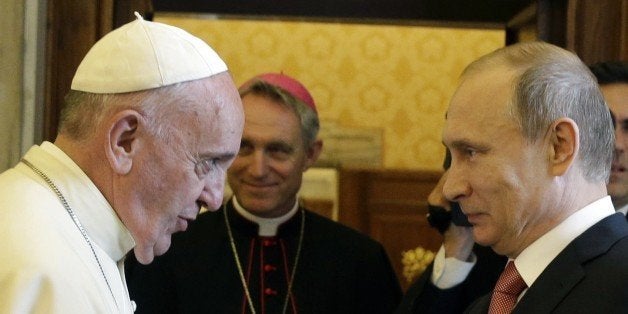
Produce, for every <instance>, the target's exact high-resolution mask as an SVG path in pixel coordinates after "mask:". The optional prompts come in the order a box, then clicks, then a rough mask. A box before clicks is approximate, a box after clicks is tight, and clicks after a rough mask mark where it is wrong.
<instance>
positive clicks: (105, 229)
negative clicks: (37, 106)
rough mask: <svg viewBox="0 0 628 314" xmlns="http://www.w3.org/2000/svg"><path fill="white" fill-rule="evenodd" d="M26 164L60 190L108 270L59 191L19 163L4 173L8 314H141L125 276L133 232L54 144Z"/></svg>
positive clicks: (0, 265) (2, 259)
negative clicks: (76, 223) (70, 213)
mask: <svg viewBox="0 0 628 314" xmlns="http://www.w3.org/2000/svg"><path fill="white" fill-rule="evenodd" d="M24 159H26V160H28V161H29V162H30V163H32V164H33V165H34V166H35V167H37V168H39V169H40V170H41V171H42V172H43V173H45V174H46V175H47V176H48V177H49V178H50V179H51V180H52V181H53V182H54V184H55V185H56V186H57V187H58V188H59V190H60V191H61V193H62V195H63V196H64V197H65V199H66V200H67V201H68V203H69V206H70V208H71V209H72V210H73V211H74V213H75V214H76V216H77V217H78V220H79V221H80V223H81V224H82V225H83V228H84V229H85V231H86V233H87V235H88V237H89V239H90V241H91V243H92V246H93V248H94V251H95V252H96V254H97V256H98V260H99V261H100V264H101V265H102V268H103V270H102V271H101V270H100V268H99V266H98V263H97V262H96V258H95V257H94V253H92V250H91V249H90V247H89V245H88V243H87V241H86V240H85V238H84V237H83V235H82V234H81V232H80V230H79V229H78V227H77V226H76V225H75V223H74V221H73V220H72V218H71V217H70V215H69V214H68V212H67V210H66V208H65V207H64V206H63V205H62V203H61V201H60V200H59V198H58V197H57V195H56V194H55V192H53V190H52V189H51V188H50V186H49V185H48V184H46V183H45V181H44V180H43V179H42V178H41V177H40V176H39V175H37V174H36V173H35V172H34V171H33V170H32V169H31V168H29V167H28V166H27V165H26V164H24V163H19V164H18V165H16V166H15V167H14V168H12V169H9V170H7V171H5V172H4V173H2V174H0V313H64V314H65V313H133V305H132V302H131V301H130V299H129V294H128V290H127V286H126V281H125V279H124V271H123V270H124V267H123V264H124V256H125V254H126V253H127V252H128V251H130V250H131V249H132V248H133V246H134V245H135V242H134V241H133V238H132V237H131V234H130V233H129V231H128V230H127V229H126V227H125V226H124V225H123V224H122V222H121V221H120V219H119V218H118V216H117V215H116V213H115V212H114V210H113V209H112V208H111V206H110V205H109V203H108V202H107V201H106V199H105V198H104V196H103V195H102V194H101V193H100V191H99V190H98V189H97V188H96V186H95V185H94V184H93V183H92V182H91V181H90V179H89V178H88V177H87V176H86V175H85V173H83V171H82V170H81V169H80V168H79V167H78V166H77V165H76V164H75V163H74V162H73V161H72V160H71V159H70V158H69V157H68V156H67V155H66V154H65V153H63V152H62V151H61V150H60V149H59V148H57V147H56V146H54V145H53V144H52V143H49V142H44V143H43V144H42V145H41V146H37V145H36V146H33V147H32V148H31V149H30V150H29V151H28V153H27V154H26V155H25V157H24ZM103 273H104V275H105V276H106V278H107V281H108V282H109V285H110V286H111V289H109V287H107V283H106V281H105V279H104V278H103ZM112 294H113V295H112Z"/></svg>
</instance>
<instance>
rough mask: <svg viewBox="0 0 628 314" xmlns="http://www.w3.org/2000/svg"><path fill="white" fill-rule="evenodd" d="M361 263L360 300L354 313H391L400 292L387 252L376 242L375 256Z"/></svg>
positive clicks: (399, 296) (399, 297) (396, 303)
mask: <svg viewBox="0 0 628 314" xmlns="http://www.w3.org/2000/svg"><path fill="white" fill-rule="evenodd" d="M368 260H369V263H363V267H364V270H363V271H362V276H361V279H362V282H361V283H359V285H358V287H359V289H360V290H361V291H359V294H360V297H361V298H362V301H361V302H359V303H358V304H357V312H356V313H378V314H380V313H381V314H386V313H393V311H394V310H395V309H396V308H397V306H398V305H399V301H400V300H401V296H402V292H401V286H400V285H399V280H398V279H397V275H396V274H395V271H394V270H393V268H392V265H391V263H390V259H389V258H388V254H386V251H385V250H384V248H383V247H382V246H381V245H380V244H379V243H378V244H377V249H376V253H375V256H373V257H372V258H370V259H368Z"/></svg>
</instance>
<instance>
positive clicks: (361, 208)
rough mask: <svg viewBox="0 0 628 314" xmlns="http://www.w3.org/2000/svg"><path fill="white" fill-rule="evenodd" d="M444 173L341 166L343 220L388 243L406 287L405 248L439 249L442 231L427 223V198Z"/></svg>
mask: <svg viewBox="0 0 628 314" xmlns="http://www.w3.org/2000/svg"><path fill="white" fill-rule="evenodd" d="M441 174H442V173H441V172H436V171H415V170H384V169H346V168H344V169H340V174H339V181H340V182H339V191H340V192H339V197H340V199H339V204H340V207H339V222H341V223H343V224H345V225H348V226H350V227H353V228H355V229H357V230H359V231H361V232H363V233H365V234H367V235H369V236H370V237H372V238H373V239H375V240H377V241H379V242H380V243H382V245H383V246H384V248H385V249H386V252H387V253H388V256H389V257H390V259H391V262H392V264H393V268H394V270H395V272H396V274H397V277H398V278H399V280H400V281H399V282H400V283H401V285H402V288H403V289H404V290H405V289H407V284H406V283H405V279H404V278H403V276H402V273H403V266H402V263H401V253H402V252H403V251H407V250H410V249H414V248H416V247H417V246H422V247H424V248H426V249H429V250H432V251H436V250H437V249H438V247H439V246H440V244H441V242H442V237H441V235H440V234H439V233H438V232H437V231H436V230H435V229H433V228H431V227H430V226H429V223H428V222H427V218H426V214H427V197H428V195H429V193H430V192H431V191H432V189H433V188H434V186H435V185H436V183H437V182H438V179H439V178H440V176H441Z"/></svg>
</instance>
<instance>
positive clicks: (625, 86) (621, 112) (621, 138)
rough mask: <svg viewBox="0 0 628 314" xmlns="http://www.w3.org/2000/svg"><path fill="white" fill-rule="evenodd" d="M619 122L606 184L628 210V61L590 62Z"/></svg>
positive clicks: (620, 208)
mask: <svg viewBox="0 0 628 314" xmlns="http://www.w3.org/2000/svg"><path fill="white" fill-rule="evenodd" d="M590 69H591V72H593V74H594V75H595V77H596V78H597V81H598V84H599V85H600V90H601V91H602V95H604V99H605V100H606V103H607V104H608V107H609V108H610V109H611V113H612V115H613V122H614V124H615V155H614V158H613V165H612V167H611V176H610V179H609V182H608V184H607V185H606V188H607V189H608V194H609V195H610V196H611V199H612V200H613V205H615V209H616V210H617V211H618V212H621V213H623V214H624V215H626V213H627V212H628V172H627V171H626V170H627V169H628V62H626V61H623V62H622V61H608V62H600V63H596V64H594V65H592V66H590Z"/></svg>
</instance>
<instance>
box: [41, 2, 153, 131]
mask: <svg viewBox="0 0 628 314" xmlns="http://www.w3.org/2000/svg"><path fill="white" fill-rule="evenodd" d="M150 4H151V1H150V0H131V1H128V0H126V1H121V0H51V1H49V2H48V6H47V9H48V17H47V18H48V29H47V35H46V36H47V38H46V84H45V91H44V93H45V104H44V122H43V124H44V125H43V127H44V130H43V139H44V140H48V141H52V140H54V138H55V137H56V134H57V126H58V123H59V114H60V112H61V106H62V105H63V98H64V97H65V94H66V93H67V92H68V91H69V90H70V86H71V84H72V78H73V77H74V73H75V72H76V69H77V68H78V65H79V64H80V63H81V60H82V59H83V57H84V56H85V54H87V52H88V51H89V49H90V48H91V47H92V46H93V45H94V43H96V41H98V39H100V38H101V37H102V36H104V35H105V34H107V33H108V32H110V31H111V30H112V29H113V28H114V27H118V26H120V25H122V24H124V23H126V22H129V21H131V20H133V19H134V18H135V17H134V16H133V14H132V13H133V10H137V11H139V12H140V13H144V14H145V15H147V16H149V17H150V16H152V13H151V12H150V10H151V5H150ZM114 6H115V7H116V8H117V12H118V17H116V19H115V20H114ZM124 11H128V12H127V13H126V14H123V13H122V12H124Z"/></svg>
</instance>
